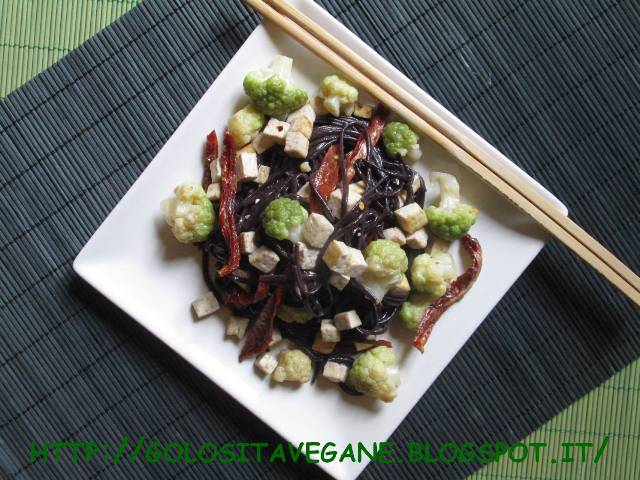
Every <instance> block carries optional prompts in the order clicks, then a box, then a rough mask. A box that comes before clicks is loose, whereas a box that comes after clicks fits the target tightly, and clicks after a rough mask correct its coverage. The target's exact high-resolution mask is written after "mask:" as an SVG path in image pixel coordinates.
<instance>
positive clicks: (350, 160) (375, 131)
mask: <svg viewBox="0 0 640 480" xmlns="http://www.w3.org/2000/svg"><path fill="white" fill-rule="evenodd" d="M387 113H388V112H387V109H386V108H384V107H383V106H382V105H381V106H379V107H378V109H377V110H376V114H375V115H374V117H373V119H372V120H371V123H370V124H369V128H367V133H368V134H369V137H370V138H371V146H375V145H377V144H378V140H380V137H381V136H382V131H383V130H384V125H385V121H386V118H387ZM366 156H367V139H366V138H365V136H364V135H360V137H359V138H358V141H357V142H356V146H355V147H354V149H353V150H351V152H350V153H349V154H348V155H347V157H346V158H345V169H346V171H347V178H348V179H349V181H351V180H352V179H353V177H354V176H355V174H356V169H355V164H356V163H358V162H359V161H360V160H362V159H363V158H365V157H366Z"/></svg>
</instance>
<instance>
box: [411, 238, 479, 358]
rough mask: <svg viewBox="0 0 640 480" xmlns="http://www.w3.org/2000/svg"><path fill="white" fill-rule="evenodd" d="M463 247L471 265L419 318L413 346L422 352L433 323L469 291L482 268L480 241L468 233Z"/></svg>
mask: <svg viewBox="0 0 640 480" xmlns="http://www.w3.org/2000/svg"><path fill="white" fill-rule="evenodd" d="M462 245H463V247H464V249H465V250H466V251H467V253H469V255H471V266H470V267H469V268H467V270H465V272H464V273H463V274H462V275H460V276H459V277H458V278H456V279H455V280H454V281H453V282H452V283H451V285H449V288H447V291H446V292H445V294H444V295H442V296H441V297H440V298H438V299H437V300H436V301H435V302H433V303H432V304H431V305H429V306H428V307H427V309H426V310H425V311H424V314H423V315H422V319H420V324H419V326H418V331H417V332H416V336H415V338H414V339H413V346H414V347H416V348H417V349H418V350H420V351H421V352H424V346H425V344H426V343H427V340H428V339H429V335H431V331H432V330H433V327H434V325H435V324H436V322H437V321H438V319H439V318H440V317H441V316H442V314H443V313H444V312H445V311H446V310H447V309H448V308H449V307H450V306H451V305H453V304H454V303H456V302H457V301H458V300H460V299H461V298H462V297H464V295H465V294H466V293H467V292H468V291H469V289H470V288H471V286H472V285H473V282H475V280H476V278H478V275H479V274H480V270H481V269H482V248H481V247H480V242H478V240H476V239H475V238H473V237H471V236H470V235H465V236H464V237H463V238H462Z"/></svg>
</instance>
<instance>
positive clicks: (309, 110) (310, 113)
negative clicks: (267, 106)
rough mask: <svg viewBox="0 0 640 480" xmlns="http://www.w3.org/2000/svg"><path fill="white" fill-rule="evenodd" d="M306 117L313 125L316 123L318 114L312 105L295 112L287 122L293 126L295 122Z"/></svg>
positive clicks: (304, 106)
mask: <svg viewBox="0 0 640 480" xmlns="http://www.w3.org/2000/svg"><path fill="white" fill-rule="evenodd" d="M300 117H304V118H306V119H307V120H309V121H310V122H311V123H312V124H313V122H315V121H316V112H315V110H314V109H313V107H312V106H311V105H310V104H308V103H307V104H306V105H303V106H302V107H300V108H299V109H298V110H295V111H293V112H291V113H290V114H289V116H288V117H287V122H289V123H291V124H293V121H294V120H296V119H298V118H300Z"/></svg>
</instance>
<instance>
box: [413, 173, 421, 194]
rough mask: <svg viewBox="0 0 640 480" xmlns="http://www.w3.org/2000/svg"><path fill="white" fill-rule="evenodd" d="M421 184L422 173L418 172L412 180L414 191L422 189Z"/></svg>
mask: <svg viewBox="0 0 640 480" xmlns="http://www.w3.org/2000/svg"><path fill="white" fill-rule="evenodd" d="M420 185H421V183H420V175H418V174H417V173H416V174H415V175H414V176H413V179H412V180H411V190H413V193H416V192H417V191H418V190H419V189H420Z"/></svg>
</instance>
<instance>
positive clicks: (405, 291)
mask: <svg viewBox="0 0 640 480" xmlns="http://www.w3.org/2000/svg"><path fill="white" fill-rule="evenodd" d="M409 292H411V285H409V279H408V278H407V276H406V275H402V278H401V279H400V281H399V282H398V283H396V284H395V285H394V286H393V287H392V288H391V290H389V293H391V294H393V295H409Z"/></svg>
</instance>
